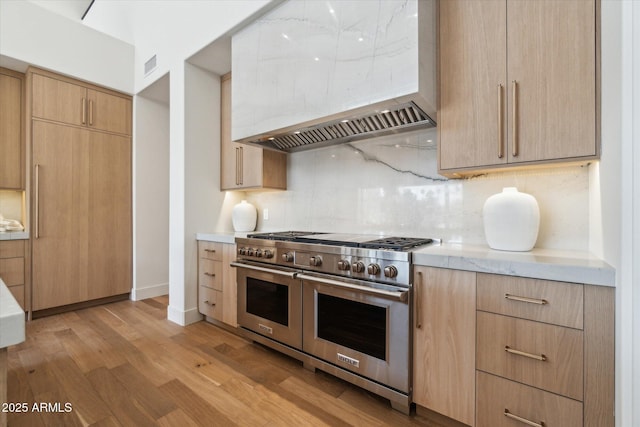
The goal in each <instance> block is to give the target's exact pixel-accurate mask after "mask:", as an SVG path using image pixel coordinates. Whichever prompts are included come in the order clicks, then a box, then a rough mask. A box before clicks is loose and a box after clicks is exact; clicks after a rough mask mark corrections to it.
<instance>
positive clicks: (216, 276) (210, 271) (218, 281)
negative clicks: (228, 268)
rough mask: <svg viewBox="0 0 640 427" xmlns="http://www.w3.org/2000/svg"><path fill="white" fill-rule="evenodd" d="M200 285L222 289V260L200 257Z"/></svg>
mask: <svg viewBox="0 0 640 427" xmlns="http://www.w3.org/2000/svg"><path fill="white" fill-rule="evenodd" d="M199 269H200V282H199V283H200V285H202V286H208V287H209V288H213V289H215V290H218V291H221V290H222V262H221V261H211V260H209V259H200V267H199Z"/></svg>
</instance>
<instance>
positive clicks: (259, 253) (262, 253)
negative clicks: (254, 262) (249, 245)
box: [256, 249, 264, 258]
mask: <svg viewBox="0 0 640 427" xmlns="http://www.w3.org/2000/svg"><path fill="white" fill-rule="evenodd" d="M262 255H264V252H262V249H256V256H257V257H258V258H262Z"/></svg>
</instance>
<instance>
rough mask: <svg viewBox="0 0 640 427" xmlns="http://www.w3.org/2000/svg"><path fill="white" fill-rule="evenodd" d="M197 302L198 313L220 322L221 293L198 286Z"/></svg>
mask: <svg viewBox="0 0 640 427" xmlns="http://www.w3.org/2000/svg"><path fill="white" fill-rule="evenodd" d="M198 301H199V302H198V308H199V310H200V313H202V314H204V315H205V316H208V317H212V318H214V319H216V320H220V321H222V292H220V291H216V290H215V289H211V288H208V287H206V286H200V293H199V295H198Z"/></svg>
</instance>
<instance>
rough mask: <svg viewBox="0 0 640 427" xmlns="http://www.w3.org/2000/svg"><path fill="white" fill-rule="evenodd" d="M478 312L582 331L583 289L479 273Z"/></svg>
mask: <svg viewBox="0 0 640 427" xmlns="http://www.w3.org/2000/svg"><path fill="white" fill-rule="evenodd" d="M477 292H478V300H477V304H478V306H477V307H478V310H483V311H490V312H492V313H498V314H506V315H507V316H514V317H521V318H523V319H529V320H535V321H538V322H545V323H552V324H554V325H561V326H567V327H569V328H576V329H582V325H583V306H584V303H583V301H584V298H583V292H584V286H582V285H577V284H575V283H565V282H552V281H548V280H536V279H526V278H522V277H512V276H499V275H495V274H478V290H477Z"/></svg>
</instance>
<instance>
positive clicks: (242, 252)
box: [238, 247, 247, 255]
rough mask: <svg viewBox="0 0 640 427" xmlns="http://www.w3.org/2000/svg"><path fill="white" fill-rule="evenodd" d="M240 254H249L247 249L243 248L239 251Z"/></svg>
mask: <svg viewBox="0 0 640 427" xmlns="http://www.w3.org/2000/svg"><path fill="white" fill-rule="evenodd" d="M238 254H240V255H246V254H247V248H245V247H242V248H240V249H238Z"/></svg>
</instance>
